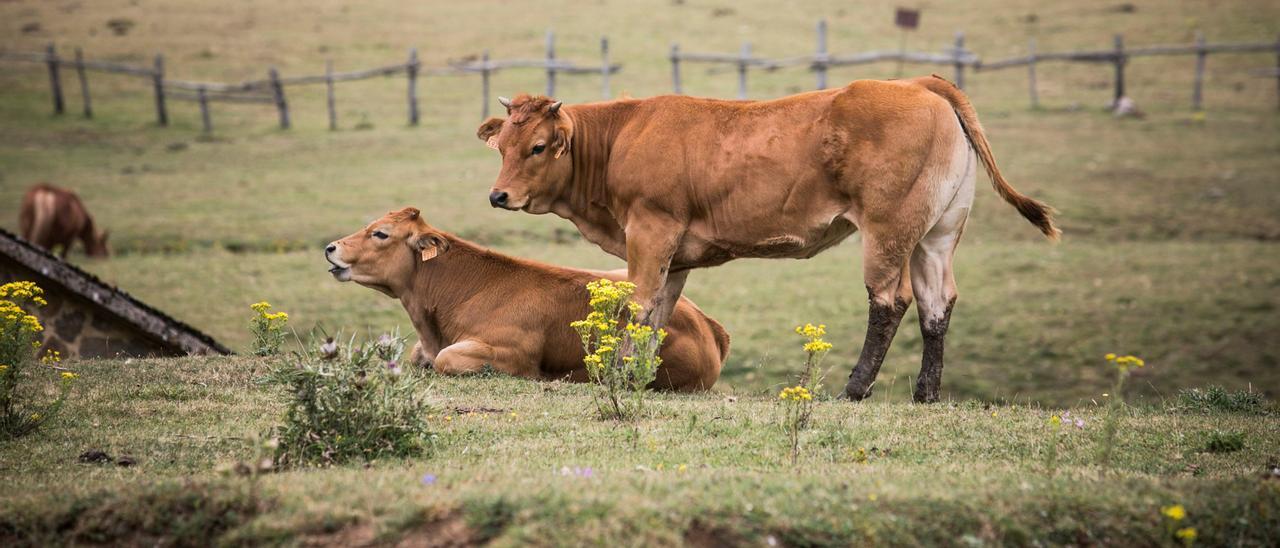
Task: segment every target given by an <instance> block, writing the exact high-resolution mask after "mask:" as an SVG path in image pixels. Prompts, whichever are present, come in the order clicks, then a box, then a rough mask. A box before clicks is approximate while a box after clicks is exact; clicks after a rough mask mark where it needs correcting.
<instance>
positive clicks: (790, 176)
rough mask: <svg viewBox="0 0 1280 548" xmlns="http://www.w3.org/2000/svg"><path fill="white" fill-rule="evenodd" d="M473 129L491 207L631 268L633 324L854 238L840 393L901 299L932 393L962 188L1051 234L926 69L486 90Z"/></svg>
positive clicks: (876, 364) (896, 317)
mask: <svg viewBox="0 0 1280 548" xmlns="http://www.w3.org/2000/svg"><path fill="white" fill-rule="evenodd" d="M500 100H501V102H502V104H503V105H505V106H506V107H507V114H508V116H507V118H506V119H500V118H492V119H489V120H487V121H486V122H485V123H484V124H482V125H481V126H480V129H479V130H478V131H477V136H478V137H479V138H480V140H482V141H485V142H487V143H488V144H489V145H490V146H491V147H493V148H496V149H497V150H498V151H499V152H500V153H501V154H502V170H501V172H500V173H499V174H498V178H497V181H496V182H495V184H494V185H493V188H492V189H491V191H490V194H489V201H490V203H491V204H492V205H493V206H494V207H501V208H504V209H510V210H520V211H525V212H528V213H534V214H544V213H554V214H556V215H559V216H561V217H564V218H566V219H569V220H570V221H572V222H573V223H574V225H576V226H577V227H578V230H579V231H581V232H582V235H583V236H584V237H585V238H586V239H587V240H590V241H591V242H594V243H595V244H596V245H599V246H600V247H601V248H602V249H604V250H605V251H606V252H608V253H611V254H613V255H616V256H618V257H622V258H624V259H626V261H627V269H628V278H629V279H630V281H631V282H633V283H635V284H636V287H637V289H636V293H635V298H636V301H637V302H638V303H639V304H640V305H642V306H643V312H642V313H641V319H642V320H645V321H647V322H649V323H651V324H653V325H657V326H661V325H663V324H664V323H665V322H666V320H667V318H668V317H669V315H670V313H671V307H672V306H673V305H674V304H675V302H676V299H677V298H678V297H679V296H680V293H681V291H682V289H683V287H684V282H685V278H686V277H687V276H688V273H689V270H691V269H694V268H700V267H709V266H716V265H719V264H723V263H725V262H727V261H731V260H733V259H737V258H742V257H765V258H797V259H800V258H809V257H812V256H814V255H816V254H817V253H819V252H821V251H823V250H824V249H827V248H829V247H831V246H834V245H836V244H837V243H839V242H840V241H841V240H843V239H845V238H847V237H848V236H849V235H850V234H853V233H854V232H855V231H861V232H862V249H863V255H864V264H863V272H862V276H863V280H864V282H865V284H866V288H867V292H868V295H869V297H870V301H871V303H870V313H869V315H870V321H869V322H868V328H867V334H866V342H865V344H864V345H863V347H862V353H861V355H860V356H859V358H858V364H857V366H856V367H854V369H853V372H852V374H851V375H850V378H849V383H848V385H847V386H846V387H845V394H846V395H847V396H848V397H850V398H852V399H855V400H858V399H862V398H865V397H866V396H867V395H868V394H869V393H870V391H871V386H872V384H873V383H874V381H875V378H876V374H877V372H878V371H879V369H880V365H881V363H882V362H883V361H884V355H885V352H886V351H887V350H888V348H889V344H890V343H891V342H892V340H893V336H894V334H895V333H896V332H897V329H898V323H899V322H900V321H901V320H902V316H903V314H904V313H905V312H906V309H907V306H908V305H909V304H910V303H911V301H912V300H913V298H914V300H915V301H916V303H917V304H916V306H917V310H918V311H919V313H920V328H921V331H922V333H923V335H924V357H923V359H922V363H921V369H920V376H919V382H918V384H917V385H916V391H915V399H916V400H917V401H922V402H931V401H936V400H937V399H938V392H939V389H940V386H941V382H942V349H943V338H944V337H945V336H946V333H947V326H948V323H949V321H950V318H951V308H952V305H953V304H954V303H955V300H956V284H955V278H954V275H953V273H952V257H953V255H954V253H955V249H956V245H957V244H958V243H959V241H960V235H961V233H962V232H963V231H964V226H965V221H966V220H967V219H968V218H969V209H970V207H971V206H972V204H973V194H974V181H975V179H976V177H977V172H978V170H979V169H980V168H985V169H986V171H987V174H988V175H989V176H990V178H991V181H992V184H993V186H994V187H995V190H996V193H997V194H999V195H1000V197H1001V198H1004V200H1005V201H1006V202H1008V203H1009V204H1010V205H1012V206H1013V207H1014V208H1016V209H1017V210H1018V212H1019V213H1021V214H1022V216H1023V217H1026V219H1027V220H1028V221H1030V222H1031V223H1032V224H1033V225H1035V226H1036V227H1037V228H1039V229H1040V231H1041V232H1043V233H1044V234H1045V235H1046V236H1048V237H1049V238H1050V239H1056V238H1057V237H1058V234H1059V231H1058V229H1057V228H1056V227H1055V226H1054V224H1053V220H1052V216H1051V215H1052V209H1051V208H1049V207H1048V206H1046V205H1045V204H1043V203H1041V202H1039V201H1036V200H1033V199H1031V198H1028V197H1026V196H1023V195H1022V194H1020V193H1018V191H1016V190H1014V189H1013V187H1012V186H1010V185H1009V183H1008V182H1007V181H1005V179H1004V176H1003V175H1001V174H1000V170H999V169H997V168H996V162H995V158H994V157H993V156H992V154H991V148H990V146H989V145H988V143H987V138H986V135H985V134H984V133H983V131H982V126H981V124H979V123H978V115H977V113H976V112H975V111H974V109H973V106H971V105H970V104H969V101H968V99H966V98H965V96H964V94H963V93H962V92H961V91H960V90H959V89H957V88H956V87H955V86H953V85H951V83H949V82H947V81H946V80H943V79H942V78H939V77H932V78H915V79H910V80H896V81H875V80H860V81H856V82H853V83H851V84H849V85H847V86H845V87H843V88H837V89H827V90H821V91H814V92H809V93H802V94H798V95H792V96H790V97H783V98H781V99H776V100H770V101H721V100H715V99H699V98H693V97H685V96H678V95H668V96H662V97H653V98H649V99H638V100H636V99H630V100H616V101H605V102H600V103H590V104H584V105H569V106H565V105H562V104H561V103H560V102H557V101H554V100H552V99H549V98H546V97H530V96H527V95H522V96H519V97H517V98H516V99H515V100H509V99H505V98H503V99H500Z"/></svg>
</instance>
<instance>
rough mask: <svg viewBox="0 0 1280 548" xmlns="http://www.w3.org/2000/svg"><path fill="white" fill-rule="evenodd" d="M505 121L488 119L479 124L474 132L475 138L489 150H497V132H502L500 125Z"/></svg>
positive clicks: (503, 119) (504, 119)
mask: <svg viewBox="0 0 1280 548" xmlns="http://www.w3.org/2000/svg"><path fill="white" fill-rule="evenodd" d="M506 121H507V119H506V118H490V119H488V120H485V121H484V123H483V124H480V128H479V129H477V130H476V137H478V138H479V139H480V140H481V141H484V144H486V145H488V146H489V148H491V149H494V150H498V132H499V131H502V124H503V123H505V122H506Z"/></svg>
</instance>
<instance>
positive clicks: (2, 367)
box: [0, 365, 9, 374]
mask: <svg viewBox="0 0 1280 548" xmlns="http://www.w3.org/2000/svg"><path fill="white" fill-rule="evenodd" d="M8 370H9V366H7V365H0V374H3V373H4V372H5V371H8Z"/></svg>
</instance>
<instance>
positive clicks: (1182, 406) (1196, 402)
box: [1174, 385, 1267, 415]
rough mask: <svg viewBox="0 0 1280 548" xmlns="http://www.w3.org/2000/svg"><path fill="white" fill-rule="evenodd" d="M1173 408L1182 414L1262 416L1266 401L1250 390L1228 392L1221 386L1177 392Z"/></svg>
mask: <svg viewBox="0 0 1280 548" xmlns="http://www.w3.org/2000/svg"><path fill="white" fill-rule="evenodd" d="M1174 408H1175V409H1176V410H1178V411H1181V412H1184V413H1212V412H1215V411H1217V412H1223V413H1240V414H1248V415H1263V414H1266V413H1267V403H1266V399H1265V398H1263V397H1262V394H1260V393H1258V392H1254V391H1252V390H1249V391H1245V390H1236V391H1234V392H1233V391H1230V390H1227V389H1226V388H1223V387H1221V386H1216V385H1215V386H1208V387H1205V388H1187V389H1183V390H1180V391H1178V398H1177V403H1176V404H1174Z"/></svg>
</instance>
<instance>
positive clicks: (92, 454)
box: [80, 449, 111, 464]
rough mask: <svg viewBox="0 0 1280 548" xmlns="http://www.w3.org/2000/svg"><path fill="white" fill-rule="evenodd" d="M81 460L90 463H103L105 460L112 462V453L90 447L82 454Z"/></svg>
mask: <svg viewBox="0 0 1280 548" xmlns="http://www.w3.org/2000/svg"><path fill="white" fill-rule="evenodd" d="M80 462H83V463H89V464H102V463H104V462H111V455H108V454H107V453H106V452H105V451H101V450H98V449H90V450H88V451H85V452H84V453H81V454H80Z"/></svg>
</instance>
